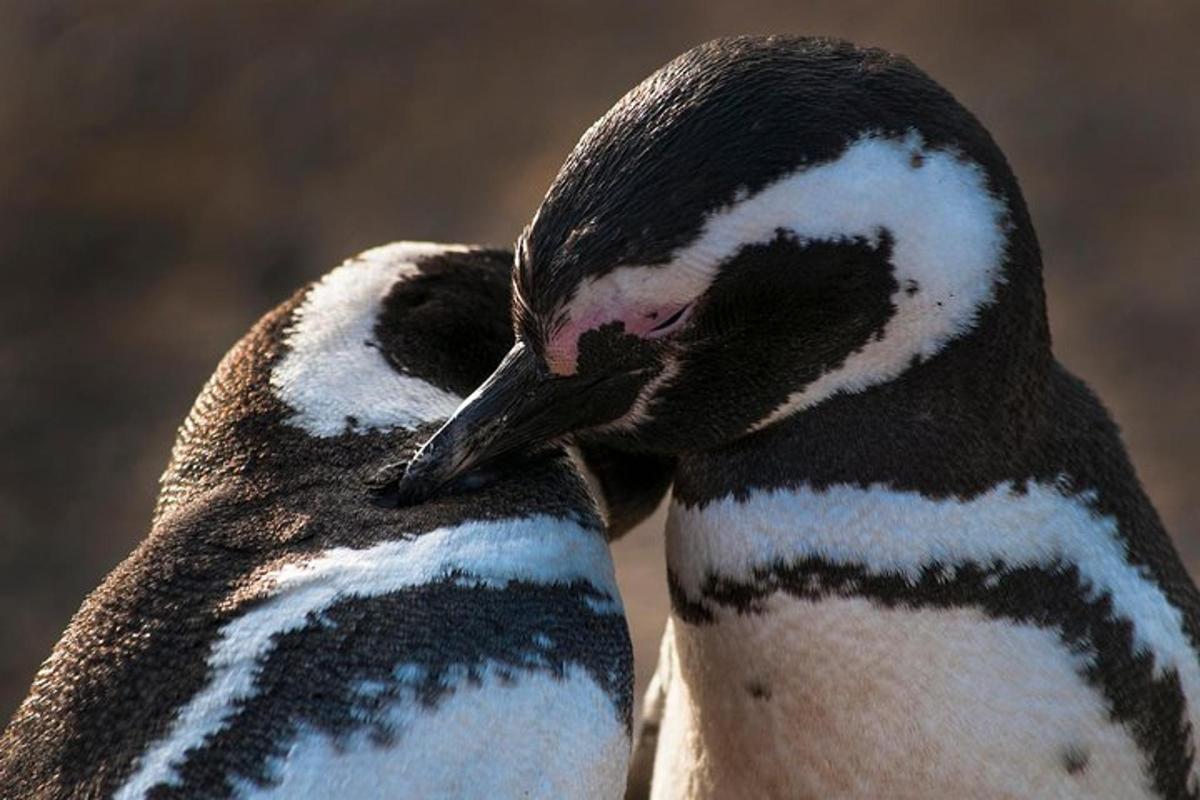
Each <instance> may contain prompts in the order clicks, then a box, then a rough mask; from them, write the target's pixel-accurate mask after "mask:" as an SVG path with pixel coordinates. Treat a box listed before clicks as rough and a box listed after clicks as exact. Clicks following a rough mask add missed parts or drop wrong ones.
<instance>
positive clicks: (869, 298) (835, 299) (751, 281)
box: [607, 230, 897, 453]
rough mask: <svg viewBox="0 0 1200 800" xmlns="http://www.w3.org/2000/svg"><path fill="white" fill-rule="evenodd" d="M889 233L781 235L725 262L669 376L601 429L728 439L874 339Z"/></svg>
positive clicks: (887, 269) (650, 443)
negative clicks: (613, 426) (630, 426)
mask: <svg viewBox="0 0 1200 800" xmlns="http://www.w3.org/2000/svg"><path fill="white" fill-rule="evenodd" d="M892 246H893V242H892V237H891V235H890V234H889V233H888V232H887V231H884V230H881V231H880V232H879V233H878V235H877V237H876V241H873V242H872V241H867V240H865V239H856V240H847V241H842V242H802V241H799V240H797V239H795V238H794V237H791V236H789V235H788V234H786V233H784V232H780V233H779V234H778V235H777V236H776V238H775V239H774V240H772V241H770V242H767V243H764V244H759V245H751V246H748V247H744V248H742V250H741V251H740V252H739V253H738V254H737V255H736V256H735V257H734V258H733V259H731V261H730V262H729V263H728V264H726V265H725V266H724V267H723V268H722V270H721V272H720V273H719V274H718V277H717V279H716V281H715V282H714V284H713V286H712V287H711V288H710V289H709V291H708V293H707V294H706V295H705V296H704V298H702V299H701V301H700V304H699V307H698V309H697V311H696V312H695V316H694V319H693V321H692V322H691V323H690V324H689V326H688V328H687V330H686V331H685V332H683V333H681V334H680V340H681V341H680V343H679V344H680V346H679V348H678V355H677V357H678V358H679V369H678V372H677V376H676V377H675V378H674V379H672V380H670V382H669V383H668V384H667V386H666V387H665V388H664V389H661V390H660V391H658V392H657V393H656V394H655V396H654V398H653V399H652V401H651V402H650V404H649V407H648V410H647V417H648V419H647V420H646V421H645V422H642V423H640V424H639V425H638V426H637V428H636V429H635V430H634V431H632V432H629V433H614V434H610V435H607V436H609V437H610V438H611V441H613V442H614V443H616V444H620V445H623V446H625V447H631V448H633V447H645V448H647V449H650V450H656V451H660V452H668V453H669V452H682V451H692V450H702V449H705V448H710V447H714V446H717V445H720V444H722V443H723V442H726V441H728V440H729V439H732V438H736V437H738V436H740V435H741V434H742V433H744V432H745V431H746V430H747V429H748V428H749V427H750V426H751V425H752V424H753V423H755V422H757V421H758V420H760V419H762V418H764V417H766V416H767V415H768V414H769V413H770V412H771V410H772V409H774V408H775V407H777V406H778V405H779V404H781V403H783V402H784V401H786V400H787V398H788V396H789V395H790V394H791V393H792V392H793V391H798V390H800V389H802V388H803V387H805V386H807V385H808V384H810V383H812V382H813V381H814V380H816V379H817V378H819V377H820V376H821V375H823V374H825V373H826V372H829V371H832V370H835V369H837V368H838V367H839V366H840V365H841V364H842V363H843V362H844V361H845V360H846V358H847V357H848V356H850V355H851V354H853V353H854V352H856V351H857V350H859V349H860V348H861V347H862V346H863V345H865V344H867V343H868V342H870V341H871V340H872V339H873V338H875V337H877V336H878V335H879V334H880V333H881V332H882V331H883V329H884V326H885V325H886V324H887V322H888V320H890V319H891V317H892V315H893V314H894V313H895V305H894V303H893V301H892V296H893V295H894V294H895V293H896V291H897V285H896V281H895V278H894V277H893V274H892V265H891V256H892Z"/></svg>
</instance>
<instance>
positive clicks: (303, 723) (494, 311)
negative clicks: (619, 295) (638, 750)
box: [0, 242, 670, 800]
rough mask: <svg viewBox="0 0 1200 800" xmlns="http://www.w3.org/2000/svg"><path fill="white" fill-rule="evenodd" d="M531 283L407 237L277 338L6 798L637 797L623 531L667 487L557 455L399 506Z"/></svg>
mask: <svg viewBox="0 0 1200 800" xmlns="http://www.w3.org/2000/svg"><path fill="white" fill-rule="evenodd" d="M511 265H512V255H511V253H505V252H501V251H494V250H486V249H480V248H476V247H465V246H459V245H440V244H428V243H411V242H403V243H397V244H392V245H388V246H384V247H381V248H377V249H374V250H370V251H367V252H365V253H363V254H362V255H360V256H358V257H357V258H354V259H351V260H349V261H347V262H346V263H345V264H343V265H342V266H340V267H338V268H337V269H335V270H333V271H332V272H330V273H329V274H327V275H326V276H325V277H324V278H322V279H321V280H320V281H318V282H316V283H314V284H312V285H310V286H308V287H307V288H305V289H303V290H301V291H299V292H298V293H297V294H295V295H294V296H293V297H292V298H291V299H290V300H288V301H287V302H285V303H283V304H282V305H281V306H279V307H278V308H276V309H275V310H273V311H272V312H270V313H269V314H267V315H266V316H265V317H264V318H263V319H261V320H260V321H259V322H258V323H257V324H256V325H255V326H254V327H253V329H252V330H251V331H250V332H249V333H248V335H247V336H246V337H245V338H243V339H242V340H241V341H240V342H239V343H238V344H237V345H236V346H235V347H234V348H233V350H232V351H231V352H230V353H229V354H228V355H227V356H226V357H225V358H224V360H223V361H222V362H221V364H220V366H219V367H218V369H217V371H216V373H215V374H214V375H213V377H212V378H211V380H210V381H209V382H208V384H207V385H206V386H205V388H204V390H203V391H202V393H201V394H200V397H199V399H198V400H197V401H196V403H195V406H194V407H193V408H192V410H191V413H190V414H189V415H188V417H187V420H186V421H185V422H184V423H183V426H182V427H181V428H180V431H179V436H178V439H177V441H176V443H175V446H174V449H173V453H172V457H171V461H170V465H169V466H168V468H167V471H166V474H165V475H164V477H163V479H162V491H161V495H160V497H159V500H158V504H157V507H156V509H155V511H154V516H153V522H152V526H151V530H150V534H149V536H148V537H147V538H146V539H145V540H144V541H143V542H142V543H141V544H140V545H139V546H138V547H137V549H136V550H135V551H134V552H133V554H132V555H130V556H129V557H128V558H127V559H126V560H125V561H124V562H123V563H122V564H120V565H119V566H118V567H117V568H116V569H115V570H114V571H113V572H112V574H111V575H109V576H108V577H107V579H106V580H105V581H104V582H103V583H102V584H101V586H100V587H99V588H98V589H97V590H96V591H95V592H93V593H92V594H91V596H89V597H88V598H87V599H86V600H85V602H84V603H83V606H82V608H81V609H80V610H79V612H78V613H77V614H76V616H75V617H74V619H73V620H72V621H71V623H70V625H69V627H68V628H67V630H66V633H65V634H64V635H63V637H62V639H61V641H60V642H59V643H58V645H57V646H56V647H55V648H54V651H53V653H52V654H51V655H50V657H49V659H47V661H46V662H45V664H44V665H43V666H42V667H41V669H40V671H39V672H38V673H37V676H36V678H35V679H34V681H33V687H32V689H31V691H30V693H29V696H28V698H27V699H26V700H25V701H24V703H23V704H22V705H21V706H20V708H19V710H18V711H17V712H16V715H15V717H14V718H13V720H12V722H11V723H10V724H9V726H8V728H7V730H6V731H5V732H4V734H3V738H2V740H0V787H3V788H2V790H0V794H2V795H3V796H4V797H6V798H12V799H13V800H16V799H17V798H79V797H97V798H99V797H105V798H118V799H119V800H132V799H133V798H170V797H180V798H183V797H186V798H231V797H237V798H272V797H284V798H292V797H305V798H322V797H328V798H351V797H353V798H369V797H380V798H383V797H386V798H394V797H430V798H432V797H489V798H490V797H522V798H525V797H539V798H564V797H569V798H619V797H620V796H621V794H622V792H623V789H624V785H625V772H626V764H627V762H628V758H629V750H630V731H631V709H632V706H633V703H632V691H633V672H632V667H633V665H632V651H631V645H630V640H629V633H628V629H627V625H626V621H625V617H624V615H623V612H622V605H621V598H620V596H619V594H618V591H617V586H616V583H615V582H614V572H613V563H612V559H611V557H610V554H609V551H608V548H607V543H606V540H605V526H604V518H605V516H607V518H608V520H609V528H608V532H609V534H611V535H617V534H619V533H621V532H623V531H624V530H625V529H627V528H628V527H629V526H630V525H631V524H633V522H635V521H637V520H638V519H640V518H641V517H642V516H645V515H646V514H647V513H648V512H649V511H650V510H652V509H653V508H654V507H655V506H656V504H657V502H658V500H659V498H660V497H661V495H662V494H663V493H664V492H665V490H666V487H667V484H668V482H669V475H670V470H669V468H667V467H662V466H660V465H659V461H658V460H656V459H654V458H649V459H646V458H641V457H636V456H635V457H629V456H625V455H621V454H618V453H612V452H606V451H605V450H604V449H603V448H602V447H599V448H594V449H591V450H587V451H585V452H583V453H579V452H569V451H567V450H565V449H564V448H562V447H550V448H537V447H531V448H530V449H529V452H527V453H522V454H514V458H512V459H509V460H508V461H507V462H506V463H505V464H503V465H501V466H497V468H496V469H494V470H493V471H492V472H491V473H490V474H489V475H488V479H487V481H486V482H484V481H480V480H474V479H473V480H471V481H465V482H463V484H462V485H461V486H459V487H458V488H457V490H456V492H452V493H448V494H447V495H446V496H443V497H440V498H438V499H437V500H435V501H433V502H430V503H428V504H426V505H423V506H419V507H408V508H397V507H396V505H395V503H393V502H391V501H390V500H389V498H388V495H387V492H385V491H381V490H379V487H378V486H377V485H376V484H377V480H376V478H377V476H376V473H377V472H378V470H379V469H380V468H381V466H383V465H386V464H387V462H388V461H389V460H390V459H392V458H393V457H394V455H395V453H396V451H397V449H399V450H405V449H409V450H411V449H414V447H415V445H416V444H417V443H418V442H419V441H421V440H422V439H423V438H425V437H427V436H428V435H429V433H430V432H432V431H433V430H434V429H435V428H436V427H437V425H438V424H439V423H440V422H441V421H442V420H444V418H445V417H446V416H447V415H448V414H449V413H450V412H451V411H453V409H454V408H455V407H456V406H457V405H458V404H459V403H460V402H461V401H462V398H463V397H465V396H466V395H467V394H469V393H470V391H471V390H472V389H473V388H474V387H475V385H476V384H478V383H479V382H480V381H482V379H483V378H484V377H486V376H487V374H488V372H489V371H490V370H491V369H492V368H493V367H494V366H495V365H496V363H497V362H498V361H499V360H500V357H501V356H502V355H503V354H504V353H505V352H506V351H507V350H508V348H509V346H510V345H511V343H512V338H513V336H512V329H511V324H510V319H509V312H508V309H509V304H510V297H509V288H508V286H509V275H510V272H511ZM588 481H590V485H592V486H595V487H597V488H596V490H595V491H596V493H597V499H596V500H594V499H593V495H592V490H590V489H589V488H588V486H589V483H588ZM597 501H599V503H600V506H598V505H597ZM604 505H607V511H605V510H604V508H602V507H603V506H604Z"/></svg>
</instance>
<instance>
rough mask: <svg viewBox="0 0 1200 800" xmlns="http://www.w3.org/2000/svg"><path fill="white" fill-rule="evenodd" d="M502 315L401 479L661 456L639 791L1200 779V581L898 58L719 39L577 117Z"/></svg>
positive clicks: (1034, 254) (969, 130)
mask: <svg viewBox="0 0 1200 800" xmlns="http://www.w3.org/2000/svg"><path fill="white" fill-rule="evenodd" d="M516 270H517V272H516V276H515V285H516V294H515V298H514V299H515V309H516V315H517V325H518V330H519V336H518V342H517V344H516V345H515V347H514V349H513V350H512V351H511V352H510V353H509V355H508V356H507V357H506V359H505V361H504V362H503V365H502V367H501V368H500V369H499V370H498V371H497V372H496V373H494V374H493V375H492V377H491V378H489V380H488V382H487V383H486V385H485V386H484V388H483V389H482V390H481V391H480V392H478V393H477V394H476V395H475V396H474V397H473V398H471V399H470V400H469V401H468V402H467V403H466V404H465V405H464V406H462V407H461V408H460V409H459V410H458V411H457V412H456V414H455V416H454V417H453V418H452V419H451V421H450V422H449V423H447V425H446V426H445V427H444V428H443V429H442V430H441V431H440V432H439V434H438V435H437V436H435V437H434V438H433V439H432V440H431V441H430V442H429V443H427V444H426V445H425V446H424V448H423V449H422V451H421V454H420V455H419V456H418V458H417V459H416V460H415V461H414V462H413V464H412V465H411V466H410V468H409V473H408V476H407V477H406V478H405V479H404V480H403V481H402V483H401V487H400V488H401V492H402V494H404V495H405V496H406V497H419V496H421V495H424V494H428V493H429V492H431V491H434V490H436V488H437V487H438V486H439V485H440V484H442V483H443V482H444V481H445V480H447V479H449V478H450V477H452V476H454V475H457V474H460V473H462V472H463V471H464V470H467V469H469V468H470V467H471V466H472V465H474V464H478V463H481V462H482V461H484V460H485V459H487V458H488V457H489V456H490V455H492V454H495V453H502V452H505V451H508V450H510V449H512V448H516V447H521V446H524V445H526V444H527V443H528V441H530V440H531V439H539V438H540V439H553V438H558V437H562V436H563V435H565V434H567V433H568V432H576V433H577V435H578V437H579V438H580V439H583V438H587V439H589V440H600V441H604V442H607V443H610V444H616V445H619V446H621V447H626V448H629V449H631V450H643V451H650V452H658V453H666V454H673V455H678V456H679V466H678V471H677V474H676V478H675V485H674V500H673V503H672V506H671V510H670V516H669V521H668V524H667V554H668V567H669V580H670V588H671V594H672V605H673V615H672V619H671V621H670V624H669V626H668V630H667V634H666V639H665V641H664V648H663V653H664V655H663V661H662V663H661V664H660V667H659V674H658V685H657V689H656V690H655V692H654V694H653V695H652V697H651V698H650V699H651V702H650V703H649V704H648V707H649V708H651V709H652V710H653V709H657V710H658V711H659V712H660V717H661V718H660V719H659V720H658V722H657V725H658V744H657V752H656V759H655V776H654V783H653V788H652V795H653V796H654V797H656V798H669V797H693V798H695V797H721V798H724V797H787V798H796V797H816V798H832V797H862V798H876V797H895V798H901V797H905V798H918V797H919V798H931V797H955V798H958V797H1005V798H1014V797H1023V798H1034V797H1037V798H1046V797H1092V798H1095V797H1106V798H1125V799H1126V800H1128V799H1129V798H1142V797H1157V798H1184V797H1196V796H1197V782H1196V762H1195V754H1194V751H1195V727H1196V723H1197V713H1198V709H1200V663H1198V661H1197V645H1198V644H1200V613H1198V611H1200V596H1198V595H1197V591H1196V588H1195V586H1194V584H1193V583H1192V581H1191V579H1190V578H1189V576H1188V574H1187V572H1186V571H1185V569H1184V567H1183V566H1182V564H1181V562H1180V559H1179V557H1178V556H1177V554H1176V552H1175V550H1174V549H1173V547H1172V545H1171V542H1170V540H1169V538H1168V536H1167V534H1166V533H1165V532H1164V530H1163V528H1162V525H1161V523H1160V521H1159V519H1158V516H1157V515H1156V513H1155V511H1154V509H1153V507H1152V506H1151V504H1150V502H1149V500H1148V499H1147V498H1146V496H1145V494H1144V493H1143V491H1142V489H1141V487H1140V485H1139V483H1138V480H1137V478H1136V476H1135V474H1134V470H1133V468H1132V466H1131V465H1130V462H1129V460H1128V457H1127V456H1126V454H1125V451H1124V448H1123V446H1122V444H1121V441H1120V439H1119V436H1118V432H1117V429H1116V427H1115V426H1114V424H1113V423H1112V421H1111V420H1110V418H1109V416H1108V414H1107V413H1106V412H1105V410H1104V408H1103V406H1102V405H1101V404H1100V402H1099V401H1098V400H1097V399H1096V398H1095V397H1094V396H1093V395H1092V393H1091V392H1090V391H1089V390H1088V389H1087V387H1086V386H1085V385H1084V384H1083V383H1082V382H1080V381H1079V380H1078V379H1076V378H1075V377H1073V376H1072V375H1070V374H1069V373H1068V372H1067V371H1066V370H1064V369H1063V367H1062V366H1060V365H1059V364H1058V363H1057V362H1056V361H1055V359H1054V357H1053V356H1052V354H1051V350H1050V337H1049V333H1048V328H1047V322H1046V312H1045V304H1044V297H1043V289H1042V278H1041V260H1040V254H1039V249H1038V244H1037V240H1036V237H1035V234H1034V230H1033V227H1032V224H1031V223H1030V220H1029V216H1028V213H1027V211H1026V208H1025V203H1024V200H1023V199H1022V196H1021V191H1020V189H1019V188H1018V185H1017V182H1016V180H1015V178H1014V177H1013V174H1012V172H1011V171H1010V169H1009V166H1008V164H1007V163H1006V162H1005V159H1004V156H1003V155H1002V153H1001V151H1000V149H999V148H998V147H997V146H996V144H995V143H994V142H993V141H992V139H991V137H990V136H989V135H988V133H987V131H986V130H984V128H983V126H982V125H981V124H980V123H979V122H978V121H977V120H976V119H975V118H974V117H973V116H972V115H971V114H970V113H969V112H967V111H966V110H965V109H964V108H963V107H962V106H961V105H959V104H958V102H956V101H955V100H954V98H953V97H952V96H951V95H950V94H949V93H948V92H947V91H946V90H945V89H943V88H942V87H940V86H939V85H938V84H937V83H935V82H934V81H933V80H931V79H930V78H929V77H927V76H926V75H925V74H924V73H922V72H921V71H920V70H919V69H917V68H916V67H915V66H913V65H912V64H911V63H910V62H909V61H907V60H906V59H904V58H902V57H899V56H895V55H892V54H890V53H886V52H881V51H879V50H873V49H859V48H857V47H855V46H853V45H850V44H846V43H841V42H836V41H829V40H823V39H800V38H784V37H769V38H759V37H749V38H736V39H726V40H720V41H715V42H711V43H709V44H705V45H703V46H700V47H698V48H695V49H693V50H691V51H689V52H687V53H685V54H684V55H682V56H680V57H679V58H677V59H676V60H674V61H672V62H671V63H669V64H668V65H666V66H665V67H663V68H662V69H661V70H659V71H658V72H657V73H655V74H654V75H652V76H651V77H650V78H648V79H647V80H646V81H645V82H643V83H642V84H641V85H640V86H638V87H637V88H635V89H633V90H632V91H631V92H630V93H629V94H627V95H626V96H625V97H624V98H623V99H622V100H621V101H620V102H618V103H617V105H616V106H615V107H614V108H613V109H612V110H610V111H609V112H608V113H607V114H606V115H605V116H604V117H603V118H602V119H601V120H600V121H599V122H597V123H596V124H595V125H593V126H592V127H591V128H590V129H589V130H588V131H587V133H586V134H584V136H583V138H582V140H581V141H580V143H579V144H578V146H577V147H576V149H575V150H574V152H573V153H572V154H571V155H570V157H569V158H568V159H567V161H566V163H565V165H564V166H563V167H562V170H561V171H560V172H559V174H558V177H557V178H556V179H555V181H554V183H553V185H552V186H551V187H550V190H549V192H548V194H547V196H546V198H545V201H544V203H543V204H542V206H541V208H540V209H539V210H538V212H537V214H536V216H535V217H534V218H533V221H532V222H531V223H530V225H529V227H528V228H527V230H526V231H525V233H524V235H523V237H522V239H521V241H520V243H519V249H518V254H517V264H516Z"/></svg>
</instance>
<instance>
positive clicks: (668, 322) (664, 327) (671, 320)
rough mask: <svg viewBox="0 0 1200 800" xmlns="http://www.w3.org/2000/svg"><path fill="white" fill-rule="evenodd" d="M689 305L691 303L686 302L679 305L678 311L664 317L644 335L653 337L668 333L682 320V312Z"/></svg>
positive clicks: (689, 306) (686, 309)
mask: <svg viewBox="0 0 1200 800" xmlns="http://www.w3.org/2000/svg"><path fill="white" fill-rule="evenodd" d="M691 307H692V304H691V303H688V304H687V305H685V306H683V307H681V308H680V309H679V310H678V311H676V312H675V313H673V314H671V315H670V316H669V317H667V318H666V319H664V320H663V321H662V322H660V323H658V324H657V325H655V326H654V327H653V328H651V329H650V330H649V331H647V332H646V335H647V336H651V337H655V336H664V335H666V334H668V333H670V332H671V331H672V330H673V329H674V328H676V327H678V325H679V323H680V322H682V321H683V317H684V314H686V313H687V311H688V309H689V308H691Z"/></svg>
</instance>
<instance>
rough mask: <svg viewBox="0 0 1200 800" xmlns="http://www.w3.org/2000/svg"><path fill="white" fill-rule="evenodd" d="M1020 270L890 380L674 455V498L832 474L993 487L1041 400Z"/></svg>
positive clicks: (1045, 366) (1042, 412)
mask: <svg viewBox="0 0 1200 800" xmlns="http://www.w3.org/2000/svg"><path fill="white" fill-rule="evenodd" d="M1024 276H1025V278H1026V280H1024V281H1019V280H1018V281H1014V280H1010V281H1009V282H1008V283H1007V284H1005V285H1003V286H1002V287H1001V288H1000V290H999V292H998V297H997V302H996V303H995V304H994V305H993V306H991V307H989V308H988V309H986V310H985V311H984V313H982V314H981V315H980V320H979V323H978V324H977V326H976V327H975V328H974V329H973V330H972V331H970V332H968V333H967V334H965V335H963V336H962V337H960V338H958V339H956V340H954V341H952V342H950V343H948V344H947V346H946V347H945V348H944V349H943V350H942V351H941V352H939V353H938V354H937V355H935V356H933V357H932V358H930V359H928V360H926V361H924V362H922V363H919V364H915V365H913V366H912V367H910V368H909V369H908V370H906V371H905V372H904V373H902V374H901V375H899V376H898V377H897V378H895V379H893V380H891V381H888V382H886V383H883V384H879V385H876V386H873V387H870V388H867V389H865V390H863V391H860V392H855V393H842V394H837V395H834V396H832V397H829V398H827V399H826V400H824V401H822V402H820V403H818V404H816V405H815V406H812V407H810V408H807V409H804V410H801V411H797V412H795V413H793V414H791V415H790V416H787V417H784V418H782V419H780V420H778V421H777V422H775V423H773V424H772V425H770V426H768V427H766V428H763V429H761V430H758V431H754V432H752V433H749V434H746V435H743V436H741V437H739V438H737V439H735V440H733V441H729V442H726V443H724V444H722V445H720V446H718V447H715V448H712V449H709V450H704V451H696V452H690V453H686V454H684V455H683V456H682V457H681V458H680V462H679V468H678V471H677V474H676V481H675V497H676V498H677V499H678V500H679V501H680V502H683V503H685V504H689V505H695V504H699V505H703V504H705V503H707V502H709V501H711V500H716V499H719V498H721V497H724V496H728V495H734V496H735V497H737V496H743V497H744V496H746V495H748V494H749V493H751V492H753V491H755V490H770V489H780V488H789V487H798V486H802V485H805V486H810V487H814V488H824V487H827V486H831V485H834V484H851V485H864V486H865V485H870V484H881V485H886V486H890V487H892V488H895V489H899V490H908V491H916V492H920V493H921V494H923V495H926V496H931V497H948V496H960V497H967V496H971V495H973V494H976V493H978V492H981V491H984V490H986V489H987V488H988V487H990V486H992V485H994V484H995V483H996V482H997V480H998V479H1000V476H1004V475H1007V474H1008V473H1010V472H1011V471H1012V469H1013V466H1014V465H1018V464H1020V463H1022V462H1023V461H1024V460H1025V456H1026V455H1027V454H1029V453H1030V452H1031V451H1032V450H1033V449H1034V448H1035V447H1036V444H1037V442H1038V441H1039V439H1040V438H1041V437H1042V434H1043V432H1044V430H1045V427H1044V425H1045V421H1046V419H1047V416H1048V413H1049V412H1050V410H1051V409H1049V408H1048V406H1049V405H1050V403H1051V401H1050V399H1049V398H1050V395H1051V393H1050V392H1048V390H1047V386H1048V383H1049V381H1050V380H1051V372H1052V368H1053V365H1054V360H1053V357H1052V355H1051V352H1050V342H1049V334H1048V326H1047V323H1046V315H1045V310H1044V300H1043V296H1042V288H1041V281H1040V270H1028V271H1025V272H1024Z"/></svg>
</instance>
